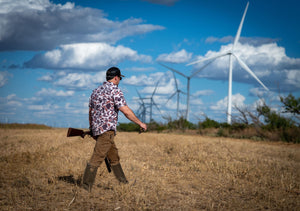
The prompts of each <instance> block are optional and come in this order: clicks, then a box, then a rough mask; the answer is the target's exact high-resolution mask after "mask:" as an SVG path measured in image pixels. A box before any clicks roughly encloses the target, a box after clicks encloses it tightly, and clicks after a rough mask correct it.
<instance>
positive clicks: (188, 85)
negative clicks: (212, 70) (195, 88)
mask: <svg viewBox="0 0 300 211" xmlns="http://www.w3.org/2000/svg"><path fill="white" fill-rule="evenodd" d="M214 60H215V59H212V60H211V61H210V62H208V63H207V64H206V65H204V66H203V67H201V68H200V69H199V70H197V71H195V72H194V73H193V74H191V75H190V76H188V75H185V74H183V73H181V72H180V71H178V70H175V69H173V68H171V67H168V66H167V65H164V64H162V63H159V64H160V65H162V66H164V67H165V68H167V69H169V70H171V71H172V72H175V73H178V74H179V75H181V76H183V77H185V78H186V79H187V100H186V101H187V102H186V114H185V118H186V120H187V121H189V112H190V81H191V78H193V77H194V76H196V75H197V74H198V73H199V72H200V71H201V70H203V69H204V68H205V67H207V66H208V65H209V64H210V63H212V62H213V61H214Z"/></svg>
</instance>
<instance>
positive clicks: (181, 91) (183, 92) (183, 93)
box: [178, 90, 187, 95]
mask: <svg viewBox="0 0 300 211" xmlns="http://www.w3.org/2000/svg"><path fill="white" fill-rule="evenodd" d="M178 92H179V93H182V94H185V95H187V93H186V92H183V91H181V90H178Z"/></svg>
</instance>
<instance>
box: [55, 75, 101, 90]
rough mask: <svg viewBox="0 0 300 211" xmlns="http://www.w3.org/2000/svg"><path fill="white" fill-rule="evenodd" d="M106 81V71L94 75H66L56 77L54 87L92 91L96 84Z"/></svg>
mask: <svg viewBox="0 0 300 211" xmlns="http://www.w3.org/2000/svg"><path fill="white" fill-rule="evenodd" d="M105 80H106V71H101V72H97V73H95V74H87V73H67V74H65V75H63V76H61V77H58V78H57V79H56V81H55V82H54V85H56V86H60V87H64V88H66V89H77V90H87V89H94V88H95V87H96V86H97V85H98V84H100V83H102V82H104V81H105Z"/></svg>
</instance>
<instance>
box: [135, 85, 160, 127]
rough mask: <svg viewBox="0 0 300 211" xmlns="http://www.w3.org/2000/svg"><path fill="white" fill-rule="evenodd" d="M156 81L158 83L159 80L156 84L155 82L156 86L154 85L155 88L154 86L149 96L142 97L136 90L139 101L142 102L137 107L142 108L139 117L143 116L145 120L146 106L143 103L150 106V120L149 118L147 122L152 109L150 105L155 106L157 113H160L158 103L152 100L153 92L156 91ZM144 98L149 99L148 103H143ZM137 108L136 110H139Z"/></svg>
mask: <svg viewBox="0 0 300 211" xmlns="http://www.w3.org/2000/svg"><path fill="white" fill-rule="evenodd" d="M158 83H159V81H158V82H157V84H156V86H155V88H154V91H153V93H152V95H151V97H144V98H142V97H141V95H140V93H139V92H138V91H137V93H138V95H139V99H140V100H141V102H142V103H141V106H140V108H139V110H140V109H142V111H141V112H140V114H141V117H144V119H145V120H146V106H145V105H149V107H150V112H149V113H150V120H149V122H151V121H152V111H153V109H152V107H153V105H154V106H155V107H156V109H157V110H158V111H159V113H160V114H161V111H160V109H159V107H158V105H157V104H156V103H155V101H154V94H155V92H156V90H157V86H158ZM144 100H150V103H145V102H144ZM139 110H138V111H139Z"/></svg>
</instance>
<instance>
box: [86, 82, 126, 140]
mask: <svg viewBox="0 0 300 211" xmlns="http://www.w3.org/2000/svg"><path fill="white" fill-rule="evenodd" d="M126 105H127V104H126V101H125V98H124V94H123V92H122V91H121V90H120V89H119V88H118V86H117V85H115V84H113V83H112V82H107V81H105V82H104V83H103V84H102V85H101V86H99V87H98V88H96V89H95V90H93V92H92V94H91V97H90V101H89V107H90V109H91V120H92V121H91V123H92V125H91V127H92V130H93V135H94V136H97V135H100V134H102V133H104V132H106V131H109V130H114V131H116V129H117V123H118V112H119V108H121V107H122V106H126Z"/></svg>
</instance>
